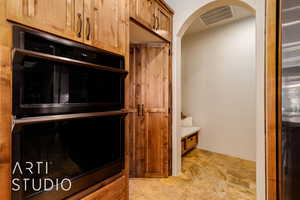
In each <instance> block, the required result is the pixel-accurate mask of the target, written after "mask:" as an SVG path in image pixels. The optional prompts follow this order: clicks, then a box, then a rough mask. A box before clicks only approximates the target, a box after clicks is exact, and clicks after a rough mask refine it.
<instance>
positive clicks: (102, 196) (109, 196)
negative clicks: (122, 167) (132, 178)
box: [81, 176, 127, 200]
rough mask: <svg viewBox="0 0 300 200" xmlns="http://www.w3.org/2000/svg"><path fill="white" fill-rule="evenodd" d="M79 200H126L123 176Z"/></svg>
mask: <svg viewBox="0 0 300 200" xmlns="http://www.w3.org/2000/svg"><path fill="white" fill-rule="evenodd" d="M81 200H127V198H126V178H125V176H123V177H121V178H119V179H117V180H116V181H114V182H112V183H110V184H108V185H106V186H104V187H103V188H100V189H99V190H97V191H96V192H94V193H92V194H90V195H88V196H86V197H84V198H82V199H81Z"/></svg>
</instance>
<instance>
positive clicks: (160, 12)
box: [156, 5, 172, 41]
mask: <svg viewBox="0 0 300 200" xmlns="http://www.w3.org/2000/svg"><path fill="white" fill-rule="evenodd" d="M156 15H157V19H158V22H157V23H158V25H157V30H156V32H157V33H158V34H159V35H160V36H162V37H163V38H165V39H167V40H169V41H171V38H172V33H171V19H172V18H171V15H170V14H169V13H168V12H167V11H166V10H165V9H164V8H162V7H160V6H159V5H158V7H157V10H156Z"/></svg>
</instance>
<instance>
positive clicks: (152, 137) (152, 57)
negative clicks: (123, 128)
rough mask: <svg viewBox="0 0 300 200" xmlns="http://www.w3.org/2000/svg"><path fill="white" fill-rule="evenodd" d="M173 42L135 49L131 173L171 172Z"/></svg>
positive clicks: (141, 46) (160, 175) (166, 174)
mask: <svg viewBox="0 0 300 200" xmlns="http://www.w3.org/2000/svg"><path fill="white" fill-rule="evenodd" d="M169 49H170V47H169V44H156V45H151V44H149V45H136V46H134V47H132V49H131V69H132V71H131V77H134V78H133V80H132V82H131V83H132V84H131V87H132V88H131V89H132V90H133V92H132V94H133V95H134V96H135V100H134V102H135V103H134V104H133V105H132V106H135V108H133V109H135V113H134V115H133V116H132V118H131V120H132V121H131V124H132V125H133V126H134V127H132V130H133V131H134V132H132V134H131V135H132V136H131V140H132V141H131V150H130V151H131V152H132V153H131V162H130V163H131V166H130V168H131V176H132V177H167V176H168V172H169V159H170V158H171V156H170V155H169V145H170V143H171V141H169V134H170V132H169V118H170V117H171V116H170V113H169V110H170V109H169V108H170V101H169V70H170V63H169Z"/></svg>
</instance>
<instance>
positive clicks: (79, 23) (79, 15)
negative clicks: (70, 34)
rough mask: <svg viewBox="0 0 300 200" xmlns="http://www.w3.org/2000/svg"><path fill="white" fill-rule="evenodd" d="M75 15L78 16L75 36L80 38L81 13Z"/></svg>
mask: <svg viewBox="0 0 300 200" xmlns="http://www.w3.org/2000/svg"><path fill="white" fill-rule="evenodd" d="M77 17H78V22H77V30H78V33H77V37H79V38H81V31H82V30H81V29H82V19H81V14H80V13H78V14H77Z"/></svg>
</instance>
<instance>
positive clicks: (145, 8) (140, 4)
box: [135, 0, 155, 29]
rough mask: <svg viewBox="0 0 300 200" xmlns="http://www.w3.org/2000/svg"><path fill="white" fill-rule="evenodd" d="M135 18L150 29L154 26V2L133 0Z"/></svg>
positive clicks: (150, 0) (151, 0)
mask: <svg viewBox="0 0 300 200" xmlns="http://www.w3.org/2000/svg"><path fill="white" fill-rule="evenodd" d="M135 5H136V19H137V20H138V21H139V22H141V23H142V24H144V25H145V26H147V27H148V28H150V29H154V28H155V2H154V1H153V0H135Z"/></svg>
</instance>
